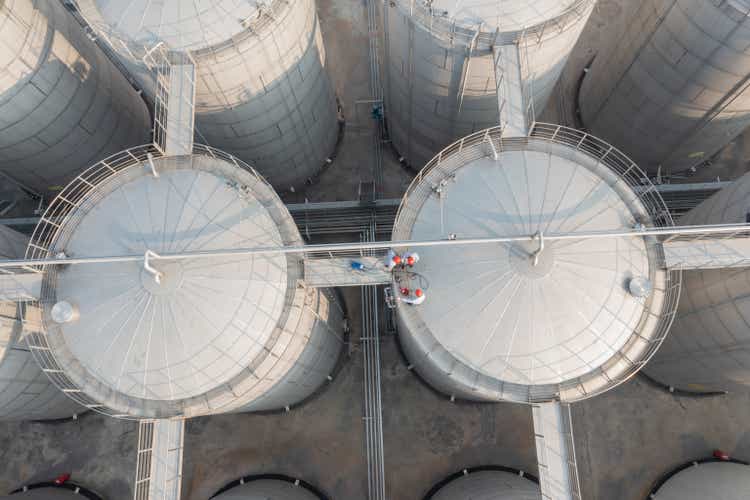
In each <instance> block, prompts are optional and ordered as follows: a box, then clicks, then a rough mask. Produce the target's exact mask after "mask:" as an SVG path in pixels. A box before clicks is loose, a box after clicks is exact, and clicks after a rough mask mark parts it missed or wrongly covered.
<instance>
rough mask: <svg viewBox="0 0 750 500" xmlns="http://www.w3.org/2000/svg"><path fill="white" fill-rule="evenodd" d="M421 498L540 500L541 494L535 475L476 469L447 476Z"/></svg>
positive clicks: (443, 499)
mask: <svg viewBox="0 0 750 500" xmlns="http://www.w3.org/2000/svg"><path fill="white" fill-rule="evenodd" d="M424 500H542V493H541V491H540V489H539V484H538V482H537V481H535V478H534V479H531V478H529V477H528V476H525V475H522V474H520V473H519V472H515V471H511V470H510V469H507V470H501V468H497V469H496V470H493V469H491V468H486V469H485V468H479V469H475V470H467V471H465V473H462V474H456V477H453V478H449V480H447V481H445V482H443V483H442V484H441V485H439V486H436V487H435V488H433V489H432V490H430V492H429V493H428V494H427V496H425V497H424Z"/></svg>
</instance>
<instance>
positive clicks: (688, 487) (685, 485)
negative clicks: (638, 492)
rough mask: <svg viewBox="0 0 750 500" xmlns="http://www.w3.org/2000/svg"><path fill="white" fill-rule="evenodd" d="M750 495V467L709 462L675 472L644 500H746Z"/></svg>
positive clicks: (688, 465) (739, 464) (739, 463)
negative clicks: (749, 494)
mask: <svg viewBox="0 0 750 500" xmlns="http://www.w3.org/2000/svg"><path fill="white" fill-rule="evenodd" d="M749 491H750V466H748V465H747V464H745V463H742V462H724V461H716V460H708V461H701V462H693V463H691V464H685V465H684V466H683V467H681V468H680V469H678V470H676V471H674V472H672V473H671V474H670V475H669V476H668V477H667V478H666V480H664V481H663V482H661V483H660V484H659V485H658V486H657V487H656V488H654V489H653V490H652V491H651V493H650V494H649V496H648V498H647V499H644V500H707V499H709V498H710V499H717V500H718V499H721V500H745V499H746V498H747V495H748V492H749Z"/></svg>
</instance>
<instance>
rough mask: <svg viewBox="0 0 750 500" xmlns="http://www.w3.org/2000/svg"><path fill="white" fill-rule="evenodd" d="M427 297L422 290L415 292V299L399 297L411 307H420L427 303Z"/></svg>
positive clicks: (418, 289)
mask: <svg viewBox="0 0 750 500" xmlns="http://www.w3.org/2000/svg"><path fill="white" fill-rule="evenodd" d="M426 298H427V296H426V295H425V294H424V292H423V291H422V289H421V288H417V289H416V290H414V297H399V298H398V300H400V301H401V302H404V303H406V304H409V305H410V306H418V305H419V304H421V303H422V302H424V301H425V299H426Z"/></svg>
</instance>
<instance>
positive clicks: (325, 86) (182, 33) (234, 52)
mask: <svg viewBox="0 0 750 500" xmlns="http://www.w3.org/2000/svg"><path fill="white" fill-rule="evenodd" d="M76 3H77V5H78V6H79V8H80V11H81V14H82V15H83V16H84V17H85V18H86V19H87V20H88V22H89V23H91V24H92V25H93V26H94V27H95V28H96V29H98V30H99V31H100V32H101V33H102V34H103V35H104V37H106V38H107V39H108V40H109V41H110V43H111V44H112V46H113V49H114V50H115V51H117V52H118V54H119V56H120V57H121V58H122V61H123V63H124V64H125V65H126V66H127V67H128V68H129V69H130V70H131V72H132V73H133V75H134V76H135V77H136V79H137V80H138V81H139V83H140V84H141V85H142V86H143V87H144V89H145V91H146V93H147V94H148V95H149V96H150V97H151V98H153V95H154V89H153V81H152V80H153V79H152V75H151V74H150V73H149V72H148V71H147V70H146V68H145V66H144V65H143V64H142V62H141V60H140V57H141V56H142V54H143V53H144V50H145V49H146V48H150V47H152V46H154V45H155V44H156V43H158V42H159V41H164V42H165V43H166V44H167V46H169V47H170V48H172V49H174V50H190V51H191V52H192V54H193V56H194V58H195V60H196V63H197V75H198V76H197V88H196V126H197V129H198V133H197V134H196V140H197V141H198V142H205V143H207V144H209V145H211V146H213V147H217V148H220V149H223V150H225V151H227V152H229V153H231V154H233V155H235V156H237V157H239V158H240V159H242V160H243V161H246V162H248V163H250V164H252V165H253V166H254V167H255V168H257V170H258V171H260V172H261V173H262V174H263V175H264V176H265V177H266V179H268V180H269V182H271V184H273V185H274V187H276V188H277V189H280V190H287V189H289V187H290V186H293V187H300V186H301V185H303V184H304V182H305V181H306V180H307V179H308V178H310V177H312V176H314V175H315V174H316V173H317V172H318V171H319V170H320V169H321V168H322V166H323V165H324V164H325V161H326V159H327V158H328V157H329V156H330V155H331V153H332V152H333V148H334V146H335V143H336V139H337V136H338V126H337V119H336V102H335V97H334V93H333V86H332V84H331V82H330V79H329V77H328V75H327V73H326V70H325V51H324V49H323V41H322V38H321V33H320V23H319V22H318V16H317V12H316V10H315V2H314V0H293V1H289V2H286V1H282V0H275V1H272V2H268V7H266V8H264V9H262V10H263V12H264V13H262V14H259V12H260V11H259V10H258V5H260V2H254V1H253V2H247V3H242V4H240V5H238V4H237V2H232V1H229V0H223V1H220V2H211V1H208V0H196V1H194V2H193V3H192V4H190V5H188V4H178V0H168V1H166V2H161V3H159V4H156V3H154V4H151V3H150V2H142V1H140V0H131V1H122V2H121V3H120V2H118V3H116V4H114V3H112V2H105V1H102V0H77V2H76ZM180 9H182V11H180ZM144 13H145V15H144ZM269 13H270V15H269ZM246 14H247V15H248V16H249V17H248V19H251V20H250V21H248V22H246V23H245V22H243V19H242V18H243V17H244V16H245V15H246ZM162 16H164V20H163V22H162V23H161V24H159V21H158V20H159V19H161V18H162ZM149 23H154V24H149ZM124 47H127V48H124Z"/></svg>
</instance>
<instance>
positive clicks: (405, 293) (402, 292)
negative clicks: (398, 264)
mask: <svg viewBox="0 0 750 500" xmlns="http://www.w3.org/2000/svg"><path fill="white" fill-rule="evenodd" d="M401 294H402V295H409V289H408V288H402V289H401Z"/></svg>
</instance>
